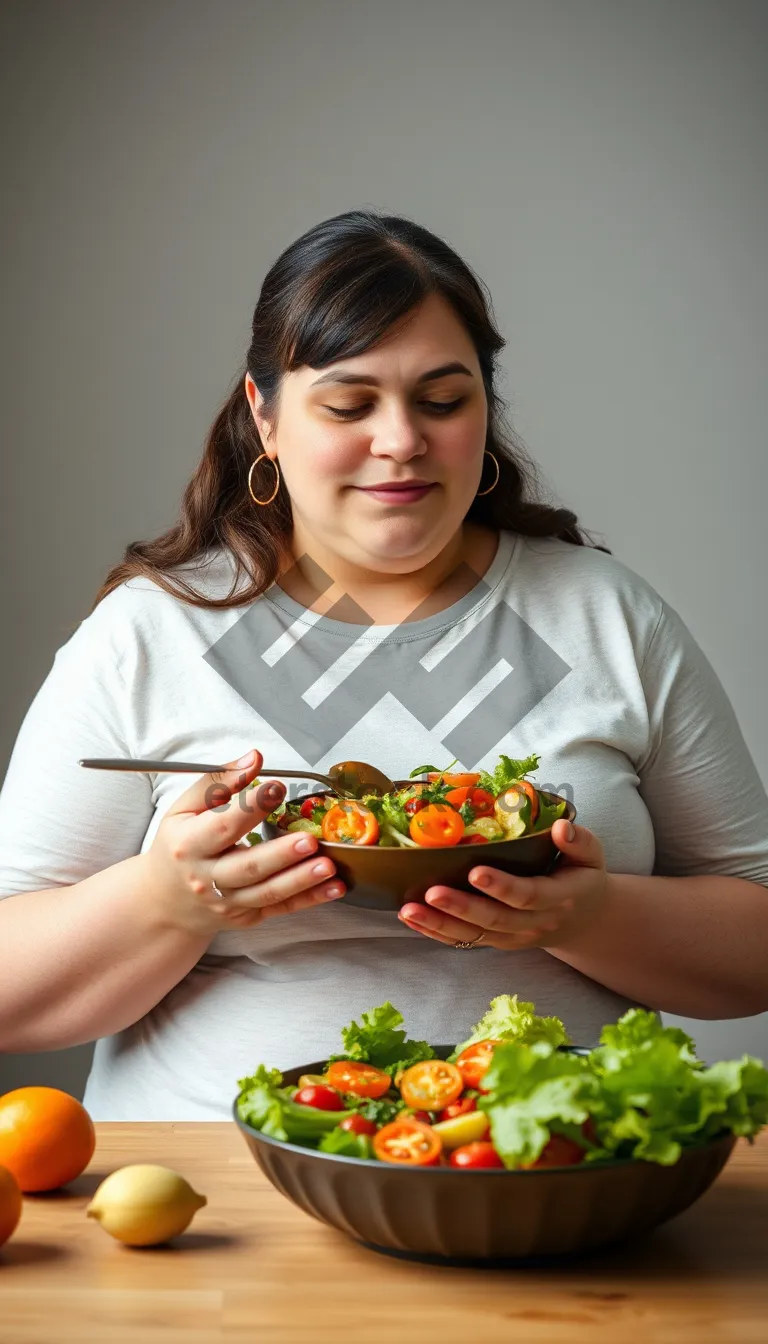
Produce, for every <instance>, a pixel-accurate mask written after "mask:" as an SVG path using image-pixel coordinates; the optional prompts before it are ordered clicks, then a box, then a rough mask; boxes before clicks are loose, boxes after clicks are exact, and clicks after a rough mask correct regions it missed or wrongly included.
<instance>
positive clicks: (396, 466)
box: [246, 295, 487, 573]
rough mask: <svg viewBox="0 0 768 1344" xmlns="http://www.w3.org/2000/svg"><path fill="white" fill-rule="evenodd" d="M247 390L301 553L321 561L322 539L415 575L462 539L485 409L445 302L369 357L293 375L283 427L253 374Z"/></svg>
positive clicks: (284, 397)
mask: <svg viewBox="0 0 768 1344" xmlns="http://www.w3.org/2000/svg"><path fill="white" fill-rule="evenodd" d="M447 365H451V366H454V368H453V370H452V371H451V372H443V373H441V374H440V376H438V377H436V376H435V373H434V371H435V370H440V369H444V368H445V366H447ZM459 366H461V367H459ZM428 374H431V375H432V376H431V377H426V375H428ZM246 393H247V396H248V400H249V402H250V405H251V409H252V411H253V415H254V419H255V421H256V424H257V427H258V429H259V432H260V435H261V440H262V443H263V445H264V449H265V451H266V452H267V453H268V454H269V456H270V458H272V459H275V458H277V460H278V463H279V466H280V470H281V472H282V475H283V479H284V480H285V484H286V487H287V489H288V492H289V494H290V497H291V503H292V508H293V516H294V525H295V534H294V547H296V545H298V546H299V548H300V549H301V551H302V552H308V553H309V554H312V550H313V542H314V543H315V546H316V547H319V548H321V549H322V551H324V552H325V553H326V554H328V553H330V554H335V555H338V556H340V557H341V558H343V559H344V560H345V561H346V562H347V563H348V564H353V565H356V566H359V567H360V568H363V569H366V570H374V571H379V572H389V573H408V572H410V571H411V570H414V569H417V568H420V567H421V566H422V565H424V564H427V563H429V561H430V560H432V559H433V558H434V557H435V556H437V555H438V554H439V553H440V552H441V551H442V550H443V548H444V547H445V546H446V545H447V544H448V543H449V542H450V540H451V538H452V537H453V536H454V535H455V534H456V532H457V530H458V528H459V526H460V524H461V521H462V519H463V518H464V516H465V514H466V513H467V510H468V509H469V506H470V504H471V502H472V499H473V497H474V495H475V493H476V491H477V489H478V486H479V483H480V476H481V472H482V466H483V452H484V448H485V438H486V423H487V401H486V396H485V389H484V386H483V380H482V376H481V373H480V366H479V364H478V360H477V355H476V353H475V349H474V346H473V344H472V342H471V340H470V338H469V336H468V334H467V332H466V331H465V329H464V327H463V326H462V324H461V323H460V321H459V319H458V318H457V317H456V314H455V313H454V311H453V309H452V308H451V307H450V305H449V304H448V303H447V302H446V301H445V300H444V299H442V298H441V297H439V296H438V295H430V296H429V298H428V299H426V300H425V302H424V303H423V304H422V305H421V307H420V308H419V309H418V310H417V312H416V315H415V317H413V318H412V319H409V321H408V323H407V325H406V326H405V327H404V328H403V329H402V330H401V331H400V332H399V334H393V335H392V336H388V337H387V338H386V339H385V340H384V341H382V342H381V343H380V344H379V345H378V346H377V347H376V348H375V349H373V350H369V351H368V352H367V353H366V354H363V355H358V356H355V358H354V359H344V360H339V361H338V363H336V364H333V365H331V366H330V367H329V368H326V369H323V370H318V369H312V368H309V367H307V366H304V367H302V368H300V369H297V370H295V371H294V372H293V373H289V374H286V375H285V377H284V379H283V382H282V388H281V396H280V407H279V415H278V419H277V423H276V424H275V425H274V426H273V425H270V424H269V423H268V422H266V421H265V420H264V419H263V417H262V416H261V414H260V404H261V397H260V394H259V393H258V391H257V390H256V387H255V385H254V383H253V380H252V379H251V377H250V375H249V376H248V377H247V378H246ZM270 431H271V432H270ZM416 480H418V481H419V482H420V483H422V485H423V486H424V488H419V489H418V490H415V491H414V490H411V491H409V492H408V493H406V494H402V495H398V494H396V493H394V492H393V491H391V490H390V491H388V492H387V491H384V492H381V491H379V492H374V491H372V489H371V487H373V486H392V485H403V484H405V483H407V482H409V481H416ZM254 507H256V506H255V505H254Z"/></svg>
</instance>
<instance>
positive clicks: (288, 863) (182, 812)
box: [143, 751, 346, 934]
mask: <svg viewBox="0 0 768 1344" xmlns="http://www.w3.org/2000/svg"><path fill="white" fill-rule="evenodd" d="M243 759H247V758H243ZM262 762H263V757H262V756H261V754H260V752H258V751H256V752H254V753H253V760H252V761H251V762H250V763H249V764H248V765H243V764H242V763H241V762H238V761H233V762H232V764H231V766H228V767H227V769H226V770H223V771H217V772H215V773H213V774H209V775H202V776H201V778H200V779H198V780H197V781H196V782H195V783H194V784H193V785H192V787H191V788H189V789H187V791H186V792H185V793H183V794H182V795H181V796H180V797H179V798H177V799H176V801H175V802H174V803H172V804H171V806H170V807H169V808H168V811H167V812H166V813H165V815H164V817H163V819H162V821H161V822H160V825H159V826H158V828H157V834H156V835H155V838H154V840H153V841H152V844H151V846H150V847H149V849H148V850H147V851H146V852H145V854H144V856H143V858H144V860H145V869H146V872H147V876H148V883H149V887H150V891H151V898H152V899H153V901H156V902H159V903H160V906H161V908H160V909H159V910H158V911H157V913H158V914H160V915H161V917H162V918H164V921H165V922H167V923H169V924H171V925H172V926H173V927H175V928H180V929H184V930H185V931H187V932H189V933H195V934H214V933H217V932H219V931H221V930H225V929H250V928H254V927H255V926H256V925H257V924H260V923H261V921H262V920H263V919H268V918H269V917H270V916H272V915H288V914H293V913H294V912H295V911H297V910H307V909H309V908H310V907H311V906H315V905H325V904H327V903H328V902H329V901H332V900H337V899H338V898H339V897H340V896H343V895H344V892H345V890H346V888H345V886H344V883H343V882H341V880H340V879H339V878H335V877H334V874H335V872H336V868H335V865H334V863H333V862H332V860H331V859H328V858H324V857H322V856H321V855H320V856H318V854H317V840H316V838H315V836H313V835H310V834H309V833H308V832H306V831H299V832H297V833H291V834H290V835H288V834H286V835H282V836H280V837H279V838H278V839H276V840H270V841H268V842H267V843H265V844H260V845H250V844H249V843H248V842H247V841H243V836H245V835H247V833H248V832H249V831H252V830H253V829H254V828H255V827H256V826H259V825H260V824H261V822H262V821H263V820H264V818H265V817H267V816H269V814H270V812H273V811H274V809H275V808H276V807H278V806H279V805H280V803H281V802H282V800H283V797H284V795H285V785H284V784H281V783H280V782H279V781H278V780H272V781H270V780H266V781H265V782H264V783H263V784H261V785H260V786H259V787H258V788H253V789H247V791H246V786H247V785H248V784H249V783H250V782H251V781H252V780H253V778H254V776H255V775H257V774H258V772H259V770H260V769H261V766H262ZM238 842H239V843H238ZM318 868H321V869H322V871H318ZM214 882H215V883H216V885H217V886H218V887H219V889H220V890H221V891H222V892H223V897H222V896H218V895H217V894H216V892H215V891H214V889H213V883H214Z"/></svg>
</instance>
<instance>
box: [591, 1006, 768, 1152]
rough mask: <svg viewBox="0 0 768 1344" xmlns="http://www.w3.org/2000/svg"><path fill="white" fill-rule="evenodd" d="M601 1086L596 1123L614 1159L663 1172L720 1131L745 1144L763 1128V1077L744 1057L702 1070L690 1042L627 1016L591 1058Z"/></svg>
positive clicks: (635, 1014)
mask: <svg viewBox="0 0 768 1344" xmlns="http://www.w3.org/2000/svg"><path fill="white" fill-rule="evenodd" d="M589 1058H590V1066H591V1068H592V1070H593V1072H594V1073H595V1076H596V1077H597V1079H598V1082H599V1084H600V1096H601V1107H600V1110H601V1114H600V1117H599V1119H598V1120H597V1121H596V1124H597V1131H598V1134H599V1137H600V1141H601V1144H602V1145H603V1147H604V1148H605V1149H606V1150H608V1151H610V1152H611V1153H612V1154H613V1155H614V1156H617V1157H634V1158H643V1159H645V1161H648V1162H659V1163H661V1164H662V1165H664V1166H670V1165H672V1163H674V1162H676V1161H677V1160H678V1158H679V1157H680V1153H681V1151H682V1149H683V1148H685V1147H690V1146H691V1145H692V1144H697V1143H704V1142H706V1140H707V1139H709V1138H712V1137H714V1135H715V1134H718V1133H720V1132H721V1131H724V1130H730V1131H731V1132H732V1133H734V1134H739V1135H743V1136H745V1137H748V1138H749V1137H751V1136H752V1135H754V1134H755V1133H757V1131H758V1130H759V1129H760V1128H761V1126H762V1125H764V1124H766V1122H768V1070H766V1068H765V1067H764V1065H763V1064H762V1063H761V1062H760V1061H759V1060H756V1059H753V1058H751V1057H750V1056H749V1055H744V1056H743V1057H742V1058H741V1059H740V1060H725V1061H722V1062H721V1063H718V1064H713V1065H712V1066H711V1067H710V1068H707V1067H706V1066H705V1065H704V1064H703V1063H702V1061H701V1060H699V1059H698V1058H697V1056H696V1047H695V1045H694V1043H693V1041H692V1039H691V1037H690V1036H688V1034H687V1033H686V1032H684V1031H682V1030H681V1029H680V1028H679V1027H665V1026H663V1025H662V1022H661V1018H660V1017H659V1016H658V1014H657V1013H654V1012H649V1011H646V1010H645V1009H640V1008H631V1009H630V1010H629V1012H627V1013H625V1014H624V1015H623V1017H621V1018H620V1019H619V1021H618V1022H617V1023H613V1024H611V1025H609V1026H606V1027H604V1028H603V1030H602V1032H601V1034H600V1045H599V1046H598V1047H597V1048H596V1049H595V1050H593V1051H592V1052H591V1054H590V1057H589Z"/></svg>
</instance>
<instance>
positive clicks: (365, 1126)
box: [339, 1115, 376, 1134]
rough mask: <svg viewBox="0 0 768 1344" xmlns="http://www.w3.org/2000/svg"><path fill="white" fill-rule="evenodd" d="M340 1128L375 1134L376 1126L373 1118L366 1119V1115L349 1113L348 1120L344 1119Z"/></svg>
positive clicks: (351, 1131)
mask: <svg viewBox="0 0 768 1344" xmlns="http://www.w3.org/2000/svg"><path fill="white" fill-rule="evenodd" d="M339 1129H347V1130H349V1132H350V1134H375V1133H376V1126H375V1124H374V1123H373V1121H372V1120H366V1118H365V1116H364V1115H348V1116H347V1118H346V1120H342V1121H341V1124H340V1125H339Z"/></svg>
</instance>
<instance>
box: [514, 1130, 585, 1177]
mask: <svg viewBox="0 0 768 1344" xmlns="http://www.w3.org/2000/svg"><path fill="white" fill-rule="evenodd" d="M584 1151H585V1150H584V1149H583V1148H582V1146H581V1144H580V1143H576V1142H575V1141H574V1140H573V1139H567V1138H566V1137H565V1135H564V1134H552V1135H551V1136H550V1138H549V1141H548V1143H547V1144H546V1145H545V1146H544V1148H543V1149H542V1151H541V1152H540V1153H539V1156H538V1157H537V1158H536V1161H535V1162H526V1163H524V1166H525V1169H526V1170H532V1169H533V1168H534V1167H575V1166H577V1165H578V1163H579V1162H583V1161H584Z"/></svg>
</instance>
